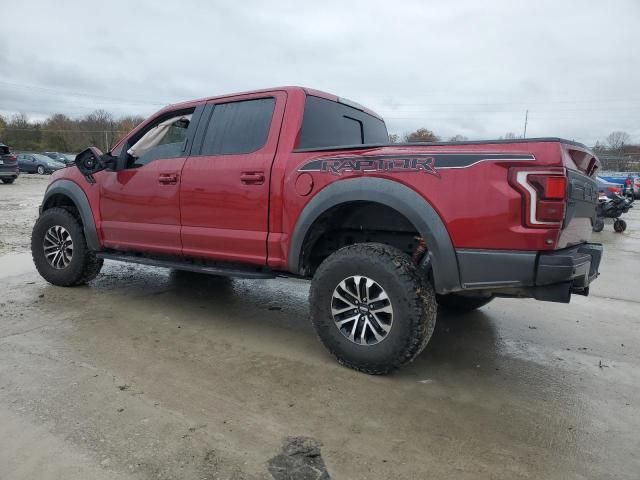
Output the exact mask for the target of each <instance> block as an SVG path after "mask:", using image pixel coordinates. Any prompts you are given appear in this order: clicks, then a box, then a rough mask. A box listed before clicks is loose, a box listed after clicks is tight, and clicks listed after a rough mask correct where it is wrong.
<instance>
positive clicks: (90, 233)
mask: <svg viewBox="0 0 640 480" xmlns="http://www.w3.org/2000/svg"><path fill="white" fill-rule="evenodd" d="M53 195H64V196H65V197H67V198H69V200H71V201H72V202H73V204H74V205H75V206H76V209H77V210H78V212H79V213H80V218H82V225H83V226H84V236H85V238H86V240H87V246H88V247H89V248H90V249H91V250H94V251H99V250H102V247H101V246H100V241H99V240H98V230H97V229H96V222H95V221H94V219H93V212H92V211H91V206H90V204H89V199H88V198H87V195H86V194H85V193H84V191H83V190H82V188H80V187H79V186H78V185H77V184H76V183H74V182H72V181H71V180H56V181H55V182H53V183H52V184H51V185H49V187H47V191H46V192H45V193H44V199H43V200H42V205H41V206H40V213H42V212H43V211H45V210H47V208H48V207H47V202H48V200H49V199H50V198H51V197H52V196H53Z"/></svg>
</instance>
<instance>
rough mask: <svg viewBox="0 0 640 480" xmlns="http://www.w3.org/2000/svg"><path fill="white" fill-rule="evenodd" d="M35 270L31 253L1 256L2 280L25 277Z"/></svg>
mask: <svg viewBox="0 0 640 480" xmlns="http://www.w3.org/2000/svg"><path fill="white" fill-rule="evenodd" d="M35 268H36V267H34V265H33V262H32V261H31V252H25V253H8V254H6V255H2V256H0V278H8V277H13V276H16V275H23V274H25V273H29V272H33V271H34V270H35Z"/></svg>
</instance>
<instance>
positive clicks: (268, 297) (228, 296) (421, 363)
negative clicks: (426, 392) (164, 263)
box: [169, 271, 498, 369]
mask: <svg viewBox="0 0 640 480" xmlns="http://www.w3.org/2000/svg"><path fill="white" fill-rule="evenodd" d="M169 280H170V284H171V286H172V287H173V288H174V289H175V293H176V294H177V296H178V297H180V299H181V301H185V302H192V301H193V302H202V301H205V302H206V303H205V305H206V306H208V307H210V308H212V309H214V308H217V306H219V305H220V304H224V305H225V306H226V307H227V308H230V309H231V311H233V312H234V313H235V312H236V308H242V312H243V313H248V312H251V311H252V310H260V311H262V313H261V321H264V322H267V323H271V324H274V325H276V326H280V327H285V328H289V329H294V330H298V331H302V332H305V333H307V334H309V335H315V334H314V332H313V328H312V327H311V324H310V322H309V306H308V303H307V295H308V285H307V284H305V283H304V282H297V281H290V280H284V281H282V280H275V281H268V282H264V281H242V280H240V281H238V280H233V279H230V278H226V277H216V276H211V275H204V274H199V273H192V272H183V271H172V272H171V273H170V275H169ZM254 287H256V288H254ZM236 320H237V321H238V322H239V323H242V321H243V319H242V315H241V314H240V312H238V318H237V319H236ZM497 342H498V334H497V331H496V325H495V323H494V322H493V321H492V319H491V316H490V315H489V314H487V313H486V312H485V311H484V310H483V309H480V310H478V311H475V312H471V313H467V314H459V313H454V312H450V311H447V310H445V309H439V311H438V317H437V320H436V327H435V330H434V332H433V335H432V337H431V340H430V341H429V344H428V345H427V347H426V348H425V350H424V351H423V352H422V354H421V355H420V356H419V357H418V358H417V359H416V360H415V361H414V363H413V364H412V365H411V367H410V368H411V369H416V368H423V369H424V368H430V367H436V366H440V365H443V364H446V365H448V366H449V367H451V368H453V369H455V368H460V369H466V368H477V365H481V366H482V367H483V368H486V367H492V366H493V364H494V363H495V359H496V356H497V355H498V353H497Z"/></svg>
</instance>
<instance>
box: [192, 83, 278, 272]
mask: <svg viewBox="0 0 640 480" xmlns="http://www.w3.org/2000/svg"><path fill="white" fill-rule="evenodd" d="M285 100H286V94H285V93H284V92H279V91H278V92H268V93H262V94H251V95H241V96H238V97H232V98H225V99H222V100H216V101H215V102H212V103H209V104H208V105H207V108H206V110H205V112H204V113H203V115H202V121H201V122H200V124H201V127H200V128H199V129H198V133H197V135H196V139H195V143H194V146H193V150H192V152H191V156H190V157H189V158H188V159H187V162H186V164H185V167H184V170H183V175H182V184H181V190H180V203H181V210H182V245H183V253H184V255H185V256H193V257H203V258H209V259H214V260H221V261H228V262H242V263H253V264H257V265H265V264H266V261H267V234H268V230H269V228H268V222H269V180H270V174H271V164H272V163H273V159H274V156H275V153H276V148H277V145H278V135H279V132H280V125H281V123H282V117H283V114H284V104H285Z"/></svg>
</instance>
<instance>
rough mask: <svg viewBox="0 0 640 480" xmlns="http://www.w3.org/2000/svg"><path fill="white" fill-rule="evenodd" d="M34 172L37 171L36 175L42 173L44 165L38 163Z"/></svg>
mask: <svg viewBox="0 0 640 480" xmlns="http://www.w3.org/2000/svg"><path fill="white" fill-rule="evenodd" d="M36 172H38V175H44V167H43V166H42V165H38V168H37V169H36Z"/></svg>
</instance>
